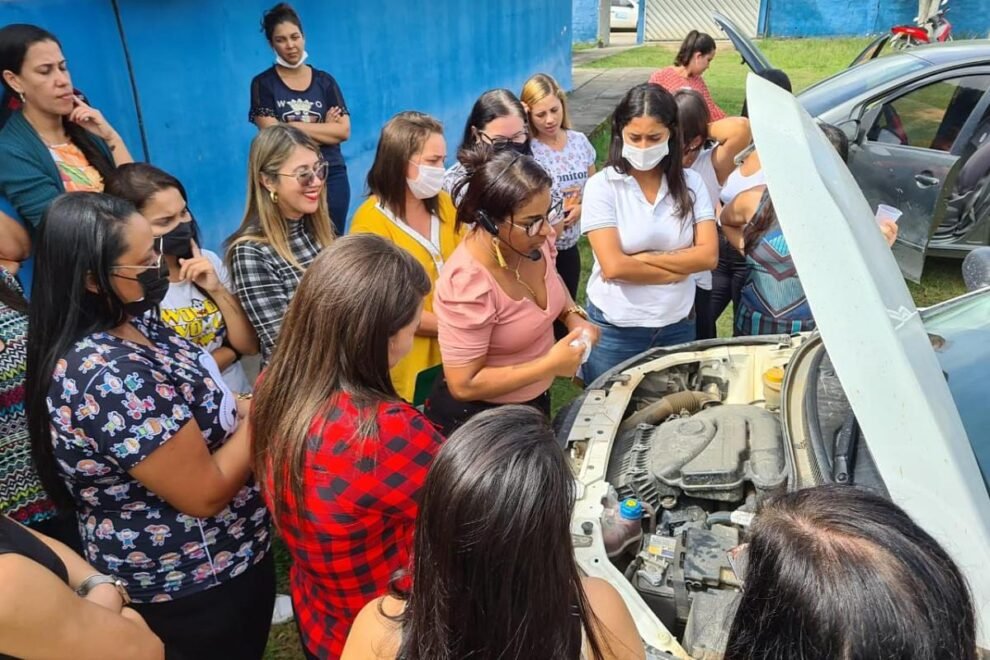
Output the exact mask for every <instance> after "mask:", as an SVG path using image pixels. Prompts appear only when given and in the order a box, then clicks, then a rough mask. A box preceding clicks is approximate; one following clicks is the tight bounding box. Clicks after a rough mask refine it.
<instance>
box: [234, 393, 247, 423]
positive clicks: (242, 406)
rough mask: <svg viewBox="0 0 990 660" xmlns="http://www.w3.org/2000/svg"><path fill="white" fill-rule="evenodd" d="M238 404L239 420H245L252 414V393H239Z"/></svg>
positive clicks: (236, 396) (236, 397)
mask: <svg viewBox="0 0 990 660" xmlns="http://www.w3.org/2000/svg"><path fill="white" fill-rule="evenodd" d="M235 399H236V405H237V421H238V422H244V420H246V419H247V418H248V417H250V416H251V395H250V394H245V393H242V394H237V395H235Z"/></svg>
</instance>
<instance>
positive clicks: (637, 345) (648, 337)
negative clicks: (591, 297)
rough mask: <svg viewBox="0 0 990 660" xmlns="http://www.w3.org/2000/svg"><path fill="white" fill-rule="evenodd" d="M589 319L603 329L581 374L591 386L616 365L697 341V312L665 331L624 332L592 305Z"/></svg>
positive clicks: (657, 329) (655, 329)
mask: <svg viewBox="0 0 990 660" xmlns="http://www.w3.org/2000/svg"><path fill="white" fill-rule="evenodd" d="M588 318H589V319H590V320H591V321H592V322H593V323H594V324H595V325H597V326H598V327H599V328H600V329H601V332H600V334H599V338H598V343H597V344H595V346H594V348H592V349H591V355H589V356H588V361H587V362H585V363H584V366H583V367H582V371H581V375H582V377H583V378H584V382H585V383H587V384H589V385H590V384H591V381H593V380H595V379H596V378H598V377H599V376H601V375H602V374H603V373H605V372H606V371H608V370H609V369H611V368H612V367H614V366H615V365H617V364H619V363H620V362H625V361H626V360H628V359H630V358H634V357H636V356H637V355H639V354H640V353H642V352H643V351H645V350H647V349H650V348H656V347H657V346H674V345H675V344H683V343H684V342H689V341H694V339H695V318H694V312H692V313H691V314H689V315H688V316H687V318H684V319H681V320H680V321H678V322H676V323H672V324H671V325H666V326H664V327H662V328H639V327H631V328H622V327H619V326H616V325H612V324H611V323H609V322H608V321H606V320H605V316H604V315H603V314H602V312H601V310H600V309H598V308H597V307H595V306H594V305H592V304H591V303H590V302H589V303H588Z"/></svg>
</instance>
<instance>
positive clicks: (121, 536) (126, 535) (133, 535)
mask: <svg viewBox="0 0 990 660" xmlns="http://www.w3.org/2000/svg"><path fill="white" fill-rule="evenodd" d="M116 536H117V540H118V541H120V542H121V543H122V544H123V545H122V546H121V547H122V548H123V549H124V550H133V549H134V548H135V545H134V541H136V540H137V538H138V537H139V536H141V534H140V533H139V532H135V531H134V530H133V529H122V530H120V531H119V532H117V534H116Z"/></svg>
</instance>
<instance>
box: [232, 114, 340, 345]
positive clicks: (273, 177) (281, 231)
mask: <svg viewBox="0 0 990 660" xmlns="http://www.w3.org/2000/svg"><path fill="white" fill-rule="evenodd" d="M326 177H327V164H326V161H325V160H323V156H322V155H321V152H320V149H319V148H318V147H317V146H316V143H315V142H313V140H311V139H309V138H308V137H306V134H305V133H303V132H302V131H300V130H298V129H296V128H294V127H293V126H288V125H286V124H276V125H274V126H269V127H268V128H265V129H263V130H262V131H261V132H259V133H258V135H256V136H255V138H254V140H253V141H252V142H251V152H250V154H249V156H248V198H247V208H246V209H245V211H244V219H243V220H242V221H241V226H240V227H238V229H237V231H236V232H234V234H233V235H232V236H231V237H230V238H228V239H227V263H228V265H229V266H230V271H231V274H232V275H233V278H234V289H235V290H236V291H237V297H238V298H239V299H240V301H241V305H243V306H244V312H245V313H246V314H247V317H248V319H249V320H250V321H251V325H253V326H254V330H255V333H257V335H258V341H259V343H260V344H261V359H262V362H263V363H267V362H268V360H269V359H270V358H271V355H272V350H273V349H274V348H275V340H276V339H277V338H278V332H279V328H280V327H281V325H282V317H284V316H285V311H286V310H287V309H288V307H289V301H290V300H291V299H292V295H293V294H294V293H295V291H296V287H297V286H298V285H299V280H300V278H302V275H303V272H304V271H305V270H306V268H307V267H308V266H309V264H310V263H312V261H313V259H315V258H316V255H318V254H319V253H320V252H321V251H322V250H323V249H324V248H327V247H329V246H330V243H331V242H332V241H333V228H332V227H331V224H330V217H329V216H328V215H327V200H326V196H325V195H324V194H323V185H324V183H325V182H326Z"/></svg>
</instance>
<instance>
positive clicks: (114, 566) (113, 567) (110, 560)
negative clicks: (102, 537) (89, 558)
mask: <svg viewBox="0 0 990 660" xmlns="http://www.w3.org/2000/svg"><path fill="white" fill-rule="evenodd" d="M103 561H105V562H106V564H107V570H108V571H110V572H111V573H116V572H117V571H119V570H120V567H121V566H123V565H124V560H123V559H121V558H120V557H118V556H117V555H109V554H107V555H103Z"/></svg>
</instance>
